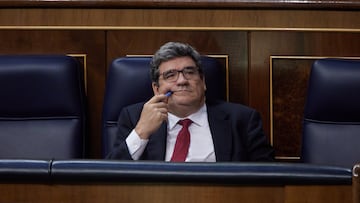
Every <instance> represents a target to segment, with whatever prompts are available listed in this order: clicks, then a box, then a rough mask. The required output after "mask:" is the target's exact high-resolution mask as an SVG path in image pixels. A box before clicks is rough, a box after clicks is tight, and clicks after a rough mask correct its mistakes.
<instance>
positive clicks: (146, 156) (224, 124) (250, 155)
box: [107, 102, 274, 162]
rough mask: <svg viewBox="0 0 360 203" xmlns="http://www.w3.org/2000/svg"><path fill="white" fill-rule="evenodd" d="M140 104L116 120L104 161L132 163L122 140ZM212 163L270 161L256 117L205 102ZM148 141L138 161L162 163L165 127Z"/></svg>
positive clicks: (232, 107) (230, 105)
mask: <svg viewBox="0 0 360 203" xmlns="http://www.w3.org/2000/svg"><path fill="white" fill-rule="evenodd" d="M143 105H144V103H138V104H134V105H130V106H128V107H126V108H124V109H123V110H122V111H121V113H120V116H119V120H118V132H117V137H116V142H115V145H114V147H113V149H112V151H111V152H110V153H109V155H108V156H107V158H110V159H122V160H132V158H131V156H130V154H129V151H128V148H127V145H126V142H125V139H126V137H127V136H128V135H129V134H130V132H131V131H132V130H133V129H134V128H135V125H136V124H137V122H138V120H139V117H140V114H141V111H142V107H143ZM207 113H208V120H209V125H210V131H211V134H212V137H213V142H214V149H215V155H216V161H219V162H220V161H222V162H227V161H272V160H273V157H274V151H273V148H272V147H271V146H270V145H269V142H268V139H267V137H266V136H265V135H264V133H263V129H262V122H261V118H260V114H259V113H258V112H257V111H255V110H254V109H251V108H249V107H246V106H243V105H241V104H234V103H228V102H214V103H212V102H207ZM166 125H167V124H166V122H164V123H163V124H162V125H161V127H160V128H159V129H158V130H157V131H156V132H155V133H154V134H153V135H151V136H150V138H149V142H148V144H147V146H146V148H145V151H144V153H143V154H142V156H141V157H140V159H141V160H165V150H166V136H167V126H166Z"/></svg>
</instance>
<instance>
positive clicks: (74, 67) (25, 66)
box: [0, 55, 226, 159]
mask: <svg viewBox="0 0 360 203" xmlns="http://www.w3.org/2000/svg"><path fill="white" fill-rule="evenodd" d="M150 59H151V58H150V57H124V58H119V59H115V60H114V61H113V63H112V64H111V66H110V68H109V72H108V77H107V83H106V92H105V99H104V104H103V115H102V117H103V118H102V119H103V121H102V139H103V152H102V153H103V156H104V157H105V155H106V154H107V153H108V151H109V150H110V149H111V146H112V145H113V142H114V138H115V134H116V128H117V127H116V125H117V124H116V122H117V118H118V115H119V113H120V111H121V109H122V107H123V106H126V105H129V104H132V103H136V102H141V101H145V100H147V99H149V98H150V97H151V96H152V89H151V80H150V74H149V65H150ZM202 63H203V64H204V66H206V70H205V76H206V77H207V78H208V79H209V81H217V82H216V83H208V84H207V85H208V87H209V89H211V90H212V91H208V92H207V96H208V97H212V98H219V99H224V98H225V97H226V95H225V93H226V83H225V77H221V76H222V75H225V70H224V69H223V68H222V66H221V65H220V63H219V62H218V61H217V60H216V59H214V58H211V57H205V56H204V57H203V58H202ZM219 76H220V77H219ZM0 88H1V89H0V96H1V100H0V158H2V159H10V158H33V159H34V158H36V159H40V158H41V159H54V158H56V159H69V158H84V149H85V146H84V143H85V141H84V139H85V138H86V129H87V128H86V127H87V126H86V97H85V88H84V70H83V68H82V64H80V62H79V61H78V60H77V59H76V58H73V57H71V56H66V55H1V56H0Z"/></svg>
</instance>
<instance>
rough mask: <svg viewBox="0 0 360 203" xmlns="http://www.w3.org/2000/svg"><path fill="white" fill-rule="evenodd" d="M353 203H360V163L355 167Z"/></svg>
mask: <svg viewBox="0 0 360 203" xmlns="http://www.w3.org/2000/svg"><path fill="white" fill-rule="evenodd" d="M352 181H353V183H352V185H353V186H352V187H353V203H360V163H358V164H356V165H355V166H354V167H353V178H352Z"/></svg>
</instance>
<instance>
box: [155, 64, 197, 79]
mask: <svg viewBox="0 0 360 203" xmlns="http://www.w3.org/2000/svg"><path fill="white" fill-rule="evenodd" d="M179 73H182V74H183V76H184V78H185V79H187V80H192V79H195V78H196V77H198V75H199V74H198V73H199V69H198V68H197V67H194V66H188V67H185V68H183V69H182V70H176V69H171V70H168V71H165V72H163V73H162V74H160V76H162V77H163V79H164V80H165V81H166V82H175V81H176V80H177V79H178V78H179Z"/></svg>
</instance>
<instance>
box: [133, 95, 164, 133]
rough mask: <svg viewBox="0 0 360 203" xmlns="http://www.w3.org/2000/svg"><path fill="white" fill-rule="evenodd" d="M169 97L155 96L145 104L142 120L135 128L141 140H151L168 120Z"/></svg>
mask: <svg viewBox="0 0 360 203" xmlns="http://www.w3.org/2000/svg"><path fill="white" fill-rule="evenodd" d="M167 113H168V107H167V97H166V96H165V95H164V94H159V95H155V96H153V97H152V98H151V99H150V100H149V101H148V102H146V103H145V104H144V107H143V110H142V112H141V116H140V120H139V122H138V123H137V125H136V127H135V131H136V133H137V134H138V135H139V136H140V138H141V139H149V136H150V135H151V134H152V133H153V132H155V131H156V130H157V129H158V128H159V127H160V125H161V124H162V122H163V121H166V120H167Z"/></svg>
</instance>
